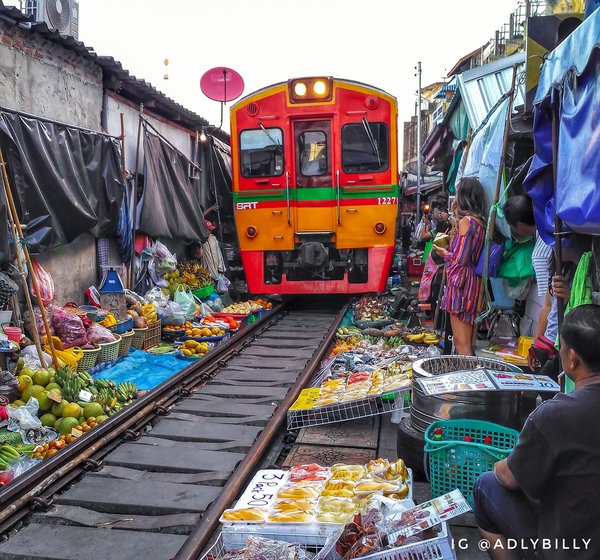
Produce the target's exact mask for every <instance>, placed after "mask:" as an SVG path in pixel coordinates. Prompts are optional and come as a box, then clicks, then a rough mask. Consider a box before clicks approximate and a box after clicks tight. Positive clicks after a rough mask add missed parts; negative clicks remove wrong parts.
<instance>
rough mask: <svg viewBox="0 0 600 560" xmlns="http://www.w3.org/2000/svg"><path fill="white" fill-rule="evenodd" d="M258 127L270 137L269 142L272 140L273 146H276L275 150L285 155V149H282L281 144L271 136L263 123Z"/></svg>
mask: <svg viewBox="0 0 600 560" xmlns="http://www.w3.org/2000/svg"><path fill="white" fill-rule="evenodd" d="M258 126H260V129H261V130H262V131H263V132H264V133H265V134H266V135H267V136H268V137H269V140H271V142H273V145H274V146H275V148H277V151H278V152H279V153H280V154H281V155H283V148H282V147H281V144H280V143H279V142H278V141H277V140H276V139H275V138H273V137H272V136H271V135H270V134H269V132H268V131H267V129H266V128H265V127H264V126H263V125H262V123H260V124H259V125H258Z"/></svg>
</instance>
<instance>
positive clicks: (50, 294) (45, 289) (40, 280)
mask: <svg viewBox="0 0 600 560" xmlns="http://www.w3.org/2000/svg"><path fill="white" fill-rule="evenodd" d="M31 270H32V273H33V275H34V276H35V278H36V280H37V284H38V288H39V290H40V296H41V298H42V301H43V303H44V305H48V304H49V303H50V302H51V301H52V300H53V299H54V280H53V279H52V276H50V274H49V273H48V272H46V271H45V270H44V269H43V268H42V265H41V264H40V263H39V262H38V261H36V260H35V259H31ZM30 291H31V295H32V296H33V297H36V293H35V290H34V289H33V282H31V290H30Z"/></svg>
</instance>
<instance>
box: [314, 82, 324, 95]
mask: <svg viewBox="0 0 600 560" xmlns="http://www.w3.org/2000/svg"><path fill="white" fill-rule="evenodd" d="M313 92H314V93H315V95H325V94H326V93H327V84H326V83H325V82H324V81H323V80H317V81H316V82H315V83H314V84H313Z"/></svg>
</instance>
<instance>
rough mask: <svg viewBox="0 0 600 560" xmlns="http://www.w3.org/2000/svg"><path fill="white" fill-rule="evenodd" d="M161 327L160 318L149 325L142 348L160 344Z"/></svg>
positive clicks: (146, 348)
mask: <svg viewBox="0 0 600 560" xmlns="http://www.w3.org/2000/svg"><path fill="white" fill-rule="evenodd" d="M160 329H161V323H160V320H158V321H154V323H150V324H149V325H148V330H147V331H146V336H145V337H144V342H143V344H142V350H148V348H153V347H154V346H158V345H159V344H160Z"/></svg>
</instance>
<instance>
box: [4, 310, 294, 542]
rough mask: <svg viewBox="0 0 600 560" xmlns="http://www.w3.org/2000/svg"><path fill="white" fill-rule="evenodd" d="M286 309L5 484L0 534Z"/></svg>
mask: <svg viewBox="0 0 600 560" xmlns="http://www.w3.org/2000/svg"><path fill="white" fill-rule="evenodd" d="M285 308H286V304H285V303H282V304H279V305H277V306H276V307H274V308H273V309H272V310H271V311H270V312H269V313H268V314H266V315H264V316H263V317H261V318H260V319H258V320H257V321H256V322H255V323H252V324H251V325H248V326H246V327H245V328H244V329H243V330H241V331H240V332H239V333H237V334H236V335H234V336H233V337H232V338H231V340H229V341H227V342H225V343H223V344H221V345H219V346H217V347H216V348H215V349H214V350H213V351H212V352H210V353H209V354H207V356H206V357H205V358H200V359H199V360H198V362H197V363H193V364H191V365H190V366H188V367H186V368H185V369H183V370H181V371H180V372H179V373H177V374H175V375H174V376H173V377H171V378H170V379H168V380H166V381H164V382H163V383H162V384H160V385H159V386H158V387H156V388H155V389H152V390H151V391H148V392H147V393H146V394H144V395H143V396H141V397H139V398H138V399H136V400H135V401H134V402H133V403H132V404H130V405H129V406H127V407H125V408H124V409H123V410H122V411H121V412H120V413H119V414H116V415H114V416H112V417H111V418H109V419H108V420H107V421H106V422H103V423H102V424H101V425H100V426H98V427H97V428H95V429H94V430H92V431H90V432H88V433H87V434H86V436H85V437H82V438H79V439H78V440H77V441H76V442H75V443H72V444H70V445H68V446H66V447H64V448H63V449H62V450H61V452H60V453H57V454H56V455H54V456H53V457H52V458H50V459H46V460H44V461H43V462H42V464H40V465H39V466H37V467H34V468H33V469H31V470H30V471H28V472H26V473H24V474H23V475H22V476H20V477H18V478H17V479H15V480H14V481H13V482H11V484H9V485H7V486H4V487H3V488H2V489H1V490H0V534H2V533H5V532H6V530H7V525H9V526H10V525H13V524H14V523H12V522H11V523H8V521H7V520H9V518H10V517H11V516H14V515H16V514H18V512H19V510H22V509H23V508H25V507H26V506H28V505H30V504H32V503H34V502H35V500H36V499H37V498H38V496H39V494H40V493H42V492H43V491H44V490H46V489H48V488H49V487H50V486H51V485H53V484H56V483H57V482H59V480H60V479H61V478H62V477H67V475H68V473H69V472H71V471H73V470H74V469H77V468H79V467H82V466H84V464H85V463H86V462H88V461H89V460H90V458H91V456H92V455H93V454H95V453H98V452H99V450H100V449H101V448H103V447H106V446H107V445H109V444H110V443H112V442H114V441H115V440H117V439H118V438H119V437H120V436H121V435H123V434H125V433H126V432H127V431H128V430H130V429H131V428H132V427H137V426H141V425H144V424H147V423H148V422H149V421H150V420H151V419H152V418H153V417H154V416H155V415H160V414H168V409H167V407H168V406H169V405H170V404H172V402H174V401H175V400H177V399H178V398H179V397H181V396H184V395H185V391H187V390H189V389H190V388H191V387H193V386H198V385H200V384H202V383H204V382H206V381H208V380H209V379H210V378H211V374H214V373H216V372H217V371H218V369H219V368H220V367H222V366H223V365H225V363H226V361H227V360H228V359H230V358H233V357H235V356H237V355H238V354H239V353H240V351H241V350H242V349H243V348H245V347H247V346H249V345H250V343H251V340H253V339H254V338H256V337H257V336H259V335H260V334H261V333H262V332H263V331H265V330H267V329H268V328H270V327H271V326H272V325H274V324H275V323H276V322H277V321H279V319H281V318H282V317H283V316H284V315H285V312H286V309H285ZM67 478H70V477H67ZM21 517H22V516H21ZM16 521H18V519H17V520H16ZM16 521H15V522H16Z"/></svg>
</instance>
